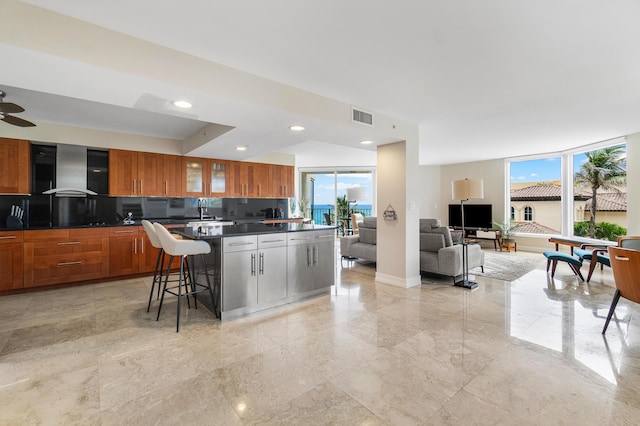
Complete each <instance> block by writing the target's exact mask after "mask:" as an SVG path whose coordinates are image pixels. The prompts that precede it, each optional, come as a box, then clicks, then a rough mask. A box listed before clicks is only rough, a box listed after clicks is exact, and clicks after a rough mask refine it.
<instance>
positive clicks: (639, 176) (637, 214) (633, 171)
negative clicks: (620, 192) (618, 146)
mask: <svg viewBox="0 0 640 426" xmlns="http://www.w3.org/2000/svg"><path fill="white" fill-rule="evenodd" d="M627 234H628V235H640V133H635V134H633V135H629V136H628V137H627Z"/></svg>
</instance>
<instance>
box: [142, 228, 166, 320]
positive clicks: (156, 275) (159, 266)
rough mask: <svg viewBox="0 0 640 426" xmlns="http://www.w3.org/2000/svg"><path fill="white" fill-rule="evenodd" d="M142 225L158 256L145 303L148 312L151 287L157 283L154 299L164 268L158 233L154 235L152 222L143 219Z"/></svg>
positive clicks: (160, 283)
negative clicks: (146, 302) (147, 300)
mask: <svg viewBox="0 0 640 426" xmlns="http://www.w3.org/2000/svg"><path fill="white" fill-rule="evenodd" d="M142 227H143V228H144V231H145V232H146V233H147V237H149V241H150V242H151V245H152V246H154V247H155V248H157V249H158V258H157V259H156V268H155V269H154V270H153V281H152V282H151V291H150V292H149V303H148V304H147V312H149V309H150V308H151V298H152V297H153V289H154V288H155V286H156V284H158V295H157V296H156V299H158V298H160V287H161V286H162V270H163V269H164V250H163V249H162V243H160V239H159V238H158V235H156V230H155V228H154V227H153V224H152V223H151V222H149V221H148V220H143V221H142Z"/></svg>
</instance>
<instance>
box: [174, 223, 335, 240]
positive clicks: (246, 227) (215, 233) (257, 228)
mask: <svg viewBox="0 0 640 426" xmlns="http://www.w3.org/2000/svg"><path fill="white" fill-rule="evenodd" d="M323 229H335V226H328V225H311V224H303V223H274V224H265V223H245V224H240V225H227V226H207V227H201V228H200V229H199V228H190V227H185V228H174V229H171V232H173V233H175V234H179V235H182V236H184V237H187V238H192V239H198V240H208V239H214V238H224V237H237V236H242V235H255V234H273V233H278V232H304V231H318V230H323Z"/></svg>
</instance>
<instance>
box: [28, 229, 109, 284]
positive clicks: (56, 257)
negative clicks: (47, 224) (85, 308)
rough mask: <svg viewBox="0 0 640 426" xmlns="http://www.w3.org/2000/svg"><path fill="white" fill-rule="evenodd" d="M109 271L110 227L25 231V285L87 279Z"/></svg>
mask: <svg viewBox="0 0 640 426" xmlns="http://www.w3.org/2000/svg"><path fill="white" fill-rule="evenodd" d="M108 274H109V231H108V229H107V228H72V229H52V230H32V231H24V287H38V286H46V285H52V284H60V283H68V282H75V281H86V280H91V279H98V278H105V277H107V276H108Z"/></svg>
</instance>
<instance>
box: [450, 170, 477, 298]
mask: <svg viewBox="0 0 640 426" xmlns="http://www.w3.org/2000/svg"><path fill="white" fill-rule="evenodd" d="M451 198H452V199H454V200H460V214H461V216H462V281H458V282H457V283H455V285H457V286H458V287H464V288H468V289H473V288H476V287H478V283H476V282H474V281H469V243H468V242H467V241H466V240H465V237H466V234H465V230H464V202H465V201H469V199H471V198H484V184H483V182H482V179H462V180H454V181H451Z"/></svg>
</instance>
